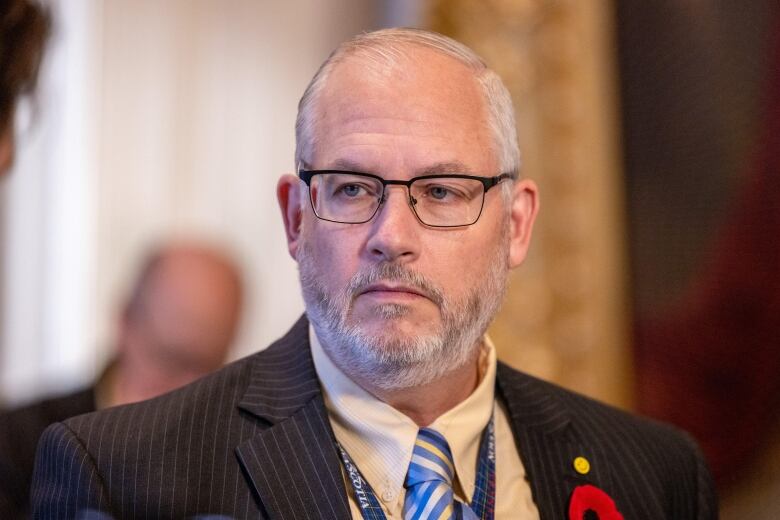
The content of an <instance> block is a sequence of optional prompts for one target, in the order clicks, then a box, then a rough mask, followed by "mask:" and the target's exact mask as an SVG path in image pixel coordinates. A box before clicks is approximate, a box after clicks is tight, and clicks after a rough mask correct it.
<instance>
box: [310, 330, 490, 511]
mask: <svg viewBox="0 0 780 520" xmlns="http://www.w3.org/2000/svg"><path fill="white" fill-rule="evenodd" d="M309 341H310V344H311V350H312V358H313V359H314V367H315V369H316V371H317V375H318V377H319V380H320V383H321V385H322V389H323V395H324V398H325V406H326V408H327V410H328V414H329V416H330V421H331V425H332V426H333V430H334V433H335V435H336V439H337V440H338V441H339V443H340V444H341V445H342V447H343V448H344V449H345V450H346V451H347V453H349V455H350V457H352V459H353V461H354V462H355V464H356V465H357V466H358V468H359V469H360V472H361V473H362V475H363V477H364V478H365V479H366V480H367V481H368V483H369V484H370V485H371V487H372V488H373V489H374V491H375V493H376V494H377V498H379V499H380V500H381V501H382V502H384V503H385V505H386V506H388V507H390V508H391V509H392V508H393V507H392V505H393V504H397V503H398V501H399V500H402V499H403V495H404V493H403V491H404V490H403V484H404V479H405V477H406V470H407V468H408V466H409V462H410V460H411V457H412V449H413V448H414V442H415V439H416V438H417V431H418V426H417V425H416V424H415V423H414V421H412V420H411V419H410V418H409V417H407V416H406V415H404V414H403V413H401V412H399V411H398V410H396V409H394V408H393V407H391V406H390V405H388V404H386V403H384V402H383V401H381V400H379V399H377V398H376V397H374V396H373V395H371V394H370V393H369V392H367V391H365V390H364V389H363V388H362V387H360V386H359V385H358V384H356V383H355V382H354V381H352V380H351V379H350V378H349V377H348V376H347V375H346V374H344V373H343V372H342V371H341V370H340V369H339V368H338V367H337V366H336V365H335V364H334V363H333V362H332V361H331V359H330V358H329V357H328V355H327V354H326V353H325V351H324V350H323V349H322V345H321V344H320V342H319V339H318V338H317V334H316V333H315V331H314V329H313V327H311V326H310V327H309ZM479 376H480V380H479V383H478V384H477V387H476V389H475V390H474V392H472V393H471V395H469V397H467V398H466V399H465V400H464V401H462V402H461V403H459V404H458V405H457V406H455V407H454V408H452V409H451V410H449V411H447V412H445V413H444V414H443V415H441V416H440V417H439V418H438V419H436V420H435V421H434V422H433V424H431V425H430V428H433V429H435V430H436V431H438V432H439V433H441V434H442V435H443V436H444V437H445V438H446V439H447V442H448V443H449V445H450V449H451V451H452V455H453V459H454V463H455V472H456V474H457V477H458V481H459V482H460V489H458V487H456V489H455V491H456V494H458V495H460V498H461V499H465V500H466V501H467V502H471V499H472V495H473V492H474V483H475V480H476V461H477V456H478V454H479V445H480V441H481V439H482V432H483V431H484V429H485V427H486V426H487V423H488V422H489V421H490V418H491V416H492V414H493V403H494V395H495V379H496V353H495V348H494V347H493V344H492V342H491V341H490V339H489V338H488V337H487V336H485V338H484V341H483V349H482V352H481V354H480V363H479Z"/></svg>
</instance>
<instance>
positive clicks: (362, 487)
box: [336, 417, 496, 520]
mask: <svg viewBox="0 0 780 520" xmlns="http://www.w3.org/2000/svg"><path fill="white" fill-rule="evenodd" d="M336 447H337V448H338V450H339V454H341V461H342V462H343V463H344V469H345V470H346V472H347V478H348V479H349V481H350V483H351V484H352V491H353V492H354V494H355V501H356V502H357V505H358V507H359V508H360V512H361V513H362V514H363V519H364V520H387V517H386V515H385V512H384V511H383V510H382V506H381V505H380V504H379V499H378V498H377V496H376V493H374V490H373V489H372V488H371V485H370V484H369V483H368V482H367V481H366V479H365V478H363V475H362V474H361V473H360V470H359V469H358V468H357V466H356V465H355V463H354V462H352V459H351V458H350V456H349V454H348V453H347V452H346V450H345V449H344V448H342V447H341V444H339V443H338V442H336ZM469 507H471V509H472V511H474V513H475V514H476V515H477V518H481V519H482V520H493V518H494V516H495V510H496V435H495V432H494V429H493V418H492V417H491V418H490V422H489V423H488V425H487V427H486V428H485V431H484V432H483V433H482V440H481V441H480V444H479V458H478V461H477V481H476V483H475V486H474V497H473V499H472V501H471V504H470V505H469Z"/></svg>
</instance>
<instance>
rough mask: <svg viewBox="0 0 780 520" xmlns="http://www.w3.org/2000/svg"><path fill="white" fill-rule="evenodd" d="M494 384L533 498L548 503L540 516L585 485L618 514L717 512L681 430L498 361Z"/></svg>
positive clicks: (705, 475) (555, 510) (695, 515)
mask: <svg viewBox="0 0 780 520" xmlns="http://www.w3.org/2000/svg"><path fill="white" fill-rule="evenodd" d="M498 385H499V389H498V390H499V395H500V396H502V398H503V399H504V401H505V403H506V406H507V409H508V411H509V414H510V417H511V421H512V423H513V427H514V431H515V436H516V441H517V443H518V448H519V450H520V454H521V458H522V460H523V462H524V464H526V466H527V468H526V470H527V471H528V476H529V480H530V482H531V486H532V489H533V491H534V499H535V500H536V502H537V505H540V508H541V507H545V508H548V510H547V511H546V513H547V514H543V515H542V517H543V518H548V517H549V518H564V517H566V516H565V515H566V513H567V511H566V507H568V503H569V500H570V497H571V494H572V493H573V491H574V489H575V488H576V487H577V486H580V485H585V484H592V485H596V486H597V487H599V488H601V489H602V490H604V491H605V492H607V494H609V495H610V496H611V497H612V498H613V499H614V500H615V503H616V506H617V508H618V510H620V511H621V512H622V514H623V516H624V517H625V518H633V519H640V518H647V519H653V518H674V519H687V518H690V519H712V518H717V505H716V504H717V501H716V497H715V492H714V486H713V483H712V479H711V476H710V473H709V471H708V469H707V467H706V464H705V463H704V460H703V458H702V456H701V453H700V452H699V449H698V447H697V446H696V444H695V442H694V441H693V440H692V439H691V438H690V436H688V435H687V434H686V433H684V432H681V431H680V430H677V429H675V428H673V427H671V426H669V425H666V424H662V423H659V422H655V421H652V420H650V419H646V418H642V417H639V416H636V415H632V414H630V413H627V412H625V411H622V410H619V409H617V408H614V407H611V406H608V405H606V404H604V403H600V402H598V401H595V400H593V399H590V398H588V397H585V396H583V395H580V394H577V393H574V392H571V391H568V390H565V389H563V388H561V387H559V386H557V385H554V384H551V383H549V382H545V381H542V380H539V379H536V378H534V377H532V376H529V375H527V374H523V373H521V372H518V371H515V370H513V369H511V368H509V367H508V366H506V365H504V364H500V365H499V369H498ZM539 452H544V454H545V455H544V456H537V455H535V454H536V453H539ZM578 457H582V458H584V459H586V460H587V461H588V462H589V468H587V471H586V472H583V471H582V470H583V467H582V466H579V469H580V471H578V469H577V468H576V467H575V464H574V461H575V459H577V458H578Z"/></svg>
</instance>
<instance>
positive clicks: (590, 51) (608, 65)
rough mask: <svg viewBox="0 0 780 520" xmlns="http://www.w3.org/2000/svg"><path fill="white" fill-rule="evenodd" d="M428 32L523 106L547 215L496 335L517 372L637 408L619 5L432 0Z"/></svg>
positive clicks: (526, 162)
mask: <svg viewBox="0 0 780 520" xmlns="http://www.w3.org/2000/svg"><path fill="white" fill-rule="evenodd" d="M429 21H430V24H429V25H430V27H431V28H433V29H434V30H437V31H440V32H442V33H444V34H448V35H450V36H453V37H454V38H456V39H458V40H460V41H463V42H464V43H466V44H467V45H469V46H471V47H472V48H474V49H475V50H476V51H477V52H478V53H479V54H480V55H482V56H483V57H484V58H485V59H486V60H487V61H488V63H490V65H491V66H492V67H493V68H494V69H495V70H496V71H497V72H498V73H499V74H500V75H501V77H502V78H503V79H504V81H505V82H506V84H507V86H508V87H509V89H510V91H511V92H512V96H513V98H514V101H515V106H516V115H517V120H518V132H519V134H520V147H521V152H522V157H523V168H522V174H523V175H525V176H528V177H530V178H532V179H534V180H536V181H537V182H538V184H539V186H540V191H541V202H542V204H541V208H542V209H541V212H540V217H539V220H538V222H537V226H536V229H535V232H534V239H533V244H532V246H531V252H530V255H529V258H528V259H527V260H526V263H525V265H524V266H522V267H521V268H520V269H518V270H517V271H515V272H514V273H513V274H512V278H511V284H510V290H509V295H508V297H507V301H506V303H505V305H504V308H503V310H502V312H501V314H500V315H499V317H498V319H497V320H496V322H495V323H494V325H493V326H492V328H491V335H492V337H493V339H494V340H495V341H496V344H497V345H498V349H499V356H500V357H501V358H502V359H503V360H505V361H506V362H508V363H509V364H511V365H514V366H516V367H518V368H521V369H522V370H525V371H527V372H530V373H532V374H536V375H538V376H541V377H543V378H545V379H548V380H551V381H555V382H557V383H559V384H562V385H564V386H566V387H569V388H572V389H574V390H577V391H580V392H584V393H586V394H588V395H591V396H594V397H597V398H599V399H602V400H605V401H608V402H611V403H614V404H617V405H620V406H624V407H628V406H630V404H631V381H632V374H631V363H630V350H629V342H628V334H627V329H628V327H627V322H628V321H627V319H628V316H629V308H628V299H627V297H626V280H627V276H626V272H627V269H626V260H625V249H624V222H625V219H624V217H623V194H622V193H623V190H622V185H621V181H622V176H621V172H620V152H619V142H618V118H617V104H618V101H617V94H616V75H615V65H614V62H615V57H614V54H615V49H614V45H613V34H612V26H611V24H612V5H611V3H610V2H607V1H606V0H431V4H430V11H429Z"/></svg>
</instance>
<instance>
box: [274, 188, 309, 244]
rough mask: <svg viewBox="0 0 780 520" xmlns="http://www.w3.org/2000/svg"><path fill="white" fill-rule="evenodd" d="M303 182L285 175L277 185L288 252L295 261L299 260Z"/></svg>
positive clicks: (277, 198)
mask: <svg viewBox="0 0 780 520" xmlns="http://www.w3.org/2000/svg"><path fill="white" fill-rule="evenodd" d="M302 189H304V188H303V186H302V183H301V181H300V180H299V179H298V177H296V176H295V175H291V174H285V175H282V177H281V178H280V179H279V182H278V183H277V184H276V200H277V201H278V202H279V209H280V210H281V211H282V220H283V221H284V233H285V235H286V236H287V250H288V251H289V252H290V256H291V257H293V259H294V260H297V253H298V244H299V241H300V237H301V221H302V219H303V213H302V211H301V210H302V208H301V190H302Z"/></svg>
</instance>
